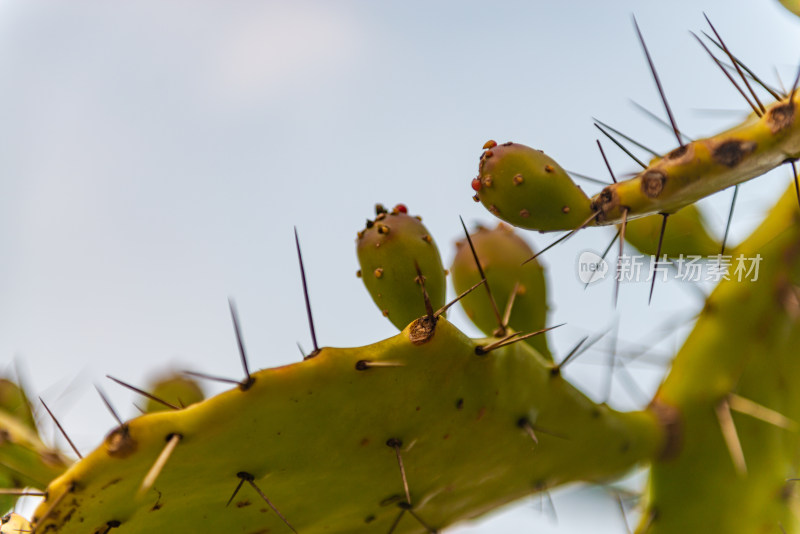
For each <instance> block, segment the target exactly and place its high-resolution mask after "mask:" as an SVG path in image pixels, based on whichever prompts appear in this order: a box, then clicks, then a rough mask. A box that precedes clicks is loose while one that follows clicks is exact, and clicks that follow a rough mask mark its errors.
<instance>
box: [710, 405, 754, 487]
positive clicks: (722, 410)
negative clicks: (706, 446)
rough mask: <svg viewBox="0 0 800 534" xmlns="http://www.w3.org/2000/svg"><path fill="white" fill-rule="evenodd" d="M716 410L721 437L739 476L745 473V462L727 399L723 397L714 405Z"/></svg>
mask: <svg viewBox="0 0 800 534" xmlns="http://www.w3.org/2000/svg"><path fill="white" fill-rule="evenodd" d="M715 410H716V412H717V421H718V422H719V426H720V429H721V430H722V437H723V438H725V445H726V446H727V447H728V453H729V454H730V455H731V460H732V461H733V466H734V467H735V468H736V472H737V473H739V475H741V476H745V475H747V464H746V463H745V460H744V452H743V451H742V443H741V441H739V434H738V433H737V432H736V425H735V424H734V423H733V416H732V415H731V407H730V404H728V400H727V399H723V400H722V401H720V402H719V404H717V406H716V407H715Z"/></svg>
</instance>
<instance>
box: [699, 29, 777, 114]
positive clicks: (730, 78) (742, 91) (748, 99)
mask: <svg viewBox="0 0 800 534" xmlns="http://www.w3.org/2000/svg"><path fill="white" fill-rule="evenodd" d="M689 33H691V34H692V36H693V37H694V38H695V39H697V42H698V43H700V46H702V47H703V49H704V50H705V51H706V52H707V53H708V55H709V56H711V59H713V60H714V63H716V64H717V66H718V67H719V69H720V70H721V71H722V73H723V74H724V75H725V77H727V78H728V81H729V82H731V83H732V84H733V86H734V87H735V88H736V90H737V91H739V94H740V95H742V98H744V99H745V101H747V104H748V105H749V106H750V108H751V109H752V110H753V113H755V114H756V115H758V116H759V117H762V116H763V115H764V113H763V112H762V110H761V109H759V108H758V107H756V105H755V104H753V102H752V101H751V100H750V98H749V97H748V96H747V94H746V93H745V92H744V90H743V89H742V88H741V87H739V84H738V83H736V80H734V79H733V76H731V73H730V72H728V71H727V70H726V69H725V67H724V66H723V65H722V63H721V62H720V60H719V59H717V57H716V56H715V55H714V54H713V53H712V52H711V50H709V49H708V47H707V46H706V44H705V43H704V42H703V41H702V40H701V39H700V37H698V36H697V34H695V33H694V32H689ZM734 64H735V62H734ZM737 70H738V69H737ZM748 87H749V84H748Z"/></svg>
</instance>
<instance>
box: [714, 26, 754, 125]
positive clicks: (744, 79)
mask: <svg viewBox="0 0 800 534" xmlns="http://www.w3.org/2000/svg"><path fill="white" fill-rule="evenodd" d="M703 16H704V17H705V19H706V22H708V25H709V27H711V31H713V32H714V35H716V36H717V39H719V44H720V45H722V49H723V51H724V52H725V54H727V56H728V58H729V59H730V60H731V63H733V66H734V68H735V69H736V72H738V73H739V76H740V77H741V78H742V81H743V82H744V84H745V86H746V87H747V90H748V91H750V95H751V96H752V97H753V100H755V102H756V104H757V105H758V109H760V110H761V114H759V117H760V116H761V115H763V114H764V113H765V112H766V111H767V110H766V108H765V107H764V104H762V103H761V101H760V100H759V99H758V95H757V94H756V92H755V91H753V88H752V87H751V86H750V82H748V81H747V77H746V76H745V75H744V73H743V72H742V69H741V68H740V67H739V62H738V61H736V58H735V57H733V54H731V51H730V50H729V49H728V47H727V45H725V41H723V40H722V36H721V35H720V34H719V33H718V32H717V29H716V28H715V27H714V25H713V24H711V19H709V18H708V15H706V14H705V13H703ZM703 33H705V32H703Z"/></svg>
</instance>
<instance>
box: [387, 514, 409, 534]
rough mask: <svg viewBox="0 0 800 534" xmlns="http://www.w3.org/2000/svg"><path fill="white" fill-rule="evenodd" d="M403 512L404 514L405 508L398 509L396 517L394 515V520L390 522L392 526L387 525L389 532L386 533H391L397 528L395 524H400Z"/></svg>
mask: <svg viewBox="0 0 800 534" xmlns="http://www.w3.org/2000/svg"><path fill="white" fill-rule="evenodd" d="M405 514H406V509H405V508H403V509H402V510H400V513H399V514H397V517H395V519H394V522H393V523H392V526H391V527H389V532H387V533H386V534H393V533H394V531H395V529H396V528H397V525H399V524H400V520H401V519H403V516H404V515H405Z"/></svg>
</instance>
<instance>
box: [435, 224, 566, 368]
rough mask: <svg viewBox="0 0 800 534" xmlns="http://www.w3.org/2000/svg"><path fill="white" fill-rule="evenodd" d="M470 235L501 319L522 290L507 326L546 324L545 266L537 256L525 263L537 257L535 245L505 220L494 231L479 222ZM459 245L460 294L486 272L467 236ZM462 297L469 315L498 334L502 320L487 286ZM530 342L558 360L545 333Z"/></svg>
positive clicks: (456, 281)
mask: <svg viewBox="0 0 800 534" xmlns="http://www.w3.org/2000/svg"><path fill="white" fill-rule="evenodd" d="M470 237H471V239H472V244H473V246H474V247H475V252H476V253H477V255H478V258H479V260H480V262H481V266H482V267H483V271H484V274H485V275H486V280H487V281H488V282H489V287H490V288H491V291H492V295H493V297H494V299H495V301H496V303H497V309H498V313H499V314H501V318H503V317H502V316H503V315H505V312H506V310H507V308H508V304H509V300H510V298H511V295H512V293H514V292H516V294H515V295H514V300H513V302H512V306H511V314H510V315H509V316H508V324H507V325H505V326H508V327H510V328H511V329H512V330H516V331H517V332H531V331H535V330H541V329H543V328H545V320H546V319H547V287H546V284H545V273H544V268H543V267H542V266H541V264H540V263H539V262H538V261H536V260H533V261H529V262H528V263H526V264H525V265H523V264H522V263H523V262H525V261H526V260H529V259H530V258H531V257H532V256H533V254H534V252H533V250H532V249H531V247H529V246H528V244H527V243H526V242H525V241H524V240H523V239H522V237H520V236H519V235H517V234H516V233H515V232H514V230H513V229H512V228H511V227H510V226H508V225H507V224H503V223H500V224H498V225H497V228H495V229H494V230H489V229H487V228H483V227H479V228H478V230H477V231H476V232H474V233H472V234H471V236H470ZM456 248H457V249H456V255H455V258H453V264H452V266H451V267H450V272H451V274H452V277H453V286H454V287H455V290H456V293H459V294H460V293H463V292H464V291H466V290H467V289H469V288H470V287H472V286H473V285H475V284H476V283H478V282H479V281H480V280H481V275H480V272H479V270H478V266H477V265H476V264H475V258H474V257H473V255H472V250H471V249H470V247H469V244H468V243H467V241H466V240H463V241H459V242H458V243H456ZM460 302H461V306H462V307H463V308H464V311H465V312H466V314H467V316H468V317H469V318H470V319H471V320H472V322H473V323H475V325H476V326H477V327H478V328H480V329H481V331H482V332H484V333H485V334H486V335H489V336H491V335H494V334H495V333H497V330H498V326H499V324H498V323H499V321H498V319H497V314H495V312H494V309H493V306H492V304H491V302H490V301H489V294H488V293H487V292H486V291H484V290H482V289H478V290H475V291H473V292H471V293H470V294H468V295H466V296H465V297H464V298H462V299H461V301H460ZM500 335H503V333H502V332H501V333H500ZM525 341H526V342H527V343H528V344H530V345H531V346H532V347H533V348H534V349H536V350H537V351H539V353H540V354H541V355H542V356H544V357H545V358H546V359H547V360H552V355H551V354H550V349H549V348H548V347H547V338H546V337H545V335H544V334H542V335H539V336H534V337H531V338H528V339H527V340H525Z"/></svg>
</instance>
